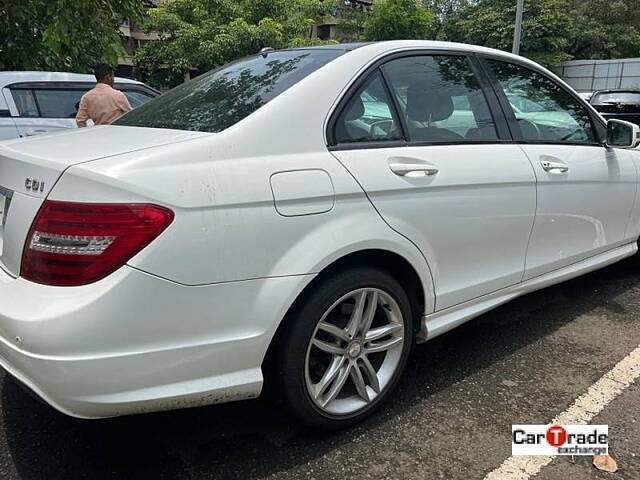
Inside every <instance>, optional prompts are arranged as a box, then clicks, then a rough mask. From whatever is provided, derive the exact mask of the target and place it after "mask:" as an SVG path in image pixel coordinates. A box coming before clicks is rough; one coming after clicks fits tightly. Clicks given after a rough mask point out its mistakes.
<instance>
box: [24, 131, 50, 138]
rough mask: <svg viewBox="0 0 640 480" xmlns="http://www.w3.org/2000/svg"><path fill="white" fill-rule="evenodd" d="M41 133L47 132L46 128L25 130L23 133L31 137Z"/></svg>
mask: <svg viewBox="0 0 640 480" xmlns="http://www.w3.org/2000/svg"><path fill="white" fill-rule="evenodd" d="M41 133H47V131H46V130H27V131H26V132H25V133H24V134H25V135H26V136H27V137H33V136H34V135H39V134H41Z"/></svg>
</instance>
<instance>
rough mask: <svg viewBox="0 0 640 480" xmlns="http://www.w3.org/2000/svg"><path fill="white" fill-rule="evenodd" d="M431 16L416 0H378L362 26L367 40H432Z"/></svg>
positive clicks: (433, 25) (432, 17) (432, 18)
mask: <svg viewBox="0 0 640 480" xmlns="http://www.w3.org/2000/svg"><path fill="white" fill-rule="evenodd" d="M434 27H435V23H434V16H433V14H432V13H431V12H430V11H429V10H428V9H427V8H426V7H425V6H424V5H423V4H421V3H419V2H417V1H416V0H379V1H378V2H376V3H374V5H373V8H372V9H371V12H370V13H368V15H367V18H366V20H365V25H364V37H365V39H367V40H396V39H425V38H433V34H434V31H435V28H434Z"/></svg>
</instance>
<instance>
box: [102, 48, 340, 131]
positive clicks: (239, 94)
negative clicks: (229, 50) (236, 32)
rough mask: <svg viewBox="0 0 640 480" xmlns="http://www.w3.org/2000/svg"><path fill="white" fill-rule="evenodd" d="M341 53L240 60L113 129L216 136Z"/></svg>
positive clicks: (136, 112) (141, 109)
mask: <svg viewBox="0 0 640 480" xmlns="http://www.w3.org/2000/svg"><path fill="white" fill-rule="evenodd" d="M343 53H344V51H343V50H330V49H327V50H324V49H317V50H313V49H309V50H304V49H302V50H284V51H276V52H270V53H268V54H263V55H256V56H252V57H247V58H243V59H240V60H238V61H236V62H233V63H230V64H228V65H225V66H223V67H221V68H218V69H216V70H212V71H210V72H208V73H205V74H203V75H201V76H200V77H198V78H196V79H195V80H193V81H191V82H187V83H185V84H183V85H180V86H178V87H176V88H174V89H173V90H170V91H169V92H167V93H165V94H164V95H161V96H159V97H157V98H155V99H154V100H151V101H150V102H147V103H145V104H144V105H141V106H140V107H138V108H136V109H135V110H132V111H131V112H129V113H127V114H126V115H124V116H123V117H121V118H119V119H118V120H117V121H115V122H114V125H129V126H134V127H152V128H172V129H177V130H197V131H201V132H220V131H222V130H224V129H225V128H228V127H230V126H231V125H233V124H235V123H237V122H239V121H240V120H242V119H243V118H245V117H246V116H248V115H249V114H251V113H253V112H255V111H256V110H257V109H259V108H260V107H262V106H263V105H264V104H266V103H267V102H269V101H270V100H272V99H273V98H275V97H276V96H278V95H280V94H281V93H282V92H284V91H285V90H286V89H288V88H289V87H291V86H292V85H294V84H296V83H297V82H299V81H300V80H302V79H303V78H304V77H306V76H307V75H309V74H310V73H312V72H313V71H315V70H317V69H318V68H320V67H322V66H323V65H326V64H327V63H329V62H330V61H331V60H334V59H335V58H337V57H339V56H340V55H342V54H343Z"/></svg>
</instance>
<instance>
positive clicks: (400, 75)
mask: <svg viewBox="0 0 640 480" xmlns="http://www.w3.org/2000/svg"><path fill="white" fill-rule="evenodd" d="M383 69H384V72H385V74H386V75H387V78H388V79H389V83H390V86H391V89H392V91H393V94H394V95H395V96H396V99H397V100H398V104H399V106H400V109H401V110H402V112H401V113H402V115H403V116H404V119H405V122H406V125H407V129H408V134H409V140H410V141H414V142H435V143H443V142H444V143H447V142H467V141H493V140H497V138H498V136H497V133H496V128H495V124H494V122H493V118H492V116H491V112H490V110H489V105H488V104H487V100H486V98H485V96H484V93H483V92H482V89H481V87H480V84H479V83H478V80H477V79H476V77H475V74H474V73H473V70H472V68H471V65H470V64H469V61H468V59H467V58H466V57H463V56H445V55H423V56H415V57H403V58H399V59H397V60H392V61H390V62H388V63H386V64H385V65H384V66H383Z"/></svg>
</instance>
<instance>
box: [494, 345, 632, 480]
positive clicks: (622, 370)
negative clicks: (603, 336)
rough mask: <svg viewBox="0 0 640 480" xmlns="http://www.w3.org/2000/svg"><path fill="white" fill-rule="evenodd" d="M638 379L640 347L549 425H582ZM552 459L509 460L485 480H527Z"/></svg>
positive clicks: (516, 458) (511, 458)
mask: <svg viewBox="0 0 640 480" xmlns="http://www.w3.org/2000/svg"><path fill="white" fill-rule="evenodd" d="M639 376H640V345H638V347H636V348H635V350H633V351H632V352H631V353H630V354H629V355H627V356H626V357H624V358H623V359H622V360H621V361H620V362H618V363H617V364H616V365H615V367H613V368H612V369H611V370H609V371H608V372H607V373H605V374H604V375H603V376H602V378H600V380H598V381H597V382H596V383H594V384H593V385H591V386H590V387H589V389H588V390H587V393H585V394H584V395H581V396H580V397H578V398H577V399H576V401H575V402H573V405H571V406H570V407H569V408H568V409H567V410H565V411H564V412H562V413H561V414H560V415H558V416H557V417H556V418H554V419H553V420H551V422H550V423H552V424H555V423H557V424H560V425H563V424H565V425H585V424H587V423H589V422H590V421H591V420H592V419H593V417H595V416H596V415H597V414H598V413H600V412H601V411H602V410H603V409H604V408H605V407H606V406H607V405H608V404H609V403H611V401H612V400H613V399H615V398H616V397H617V396H618V395H620V394H621V393H622V392H623V391H624V390H625V389H626V388H627V387H629V385H631V384H632V383H633V382H634V381H635V380H636V379H637V378H638V377H639ZM554 458H555V456H548V457H542V456H541V457H533V456H532V457H509V458H507V459H506V460H505V461H504V462H503V463H502V465H500V466H499V467H498V468H496V469H495V470H493V471H492V472H490V473H489V474H488V475H487V476H486V477H484V480H528V479H529V478H530V477H532V476H534V475H536V474H537V473H538V472H540V469H542V467H544V466H545V465H548V464H550V463H551V462H552V461H553V459H554Z"/></svg>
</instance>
